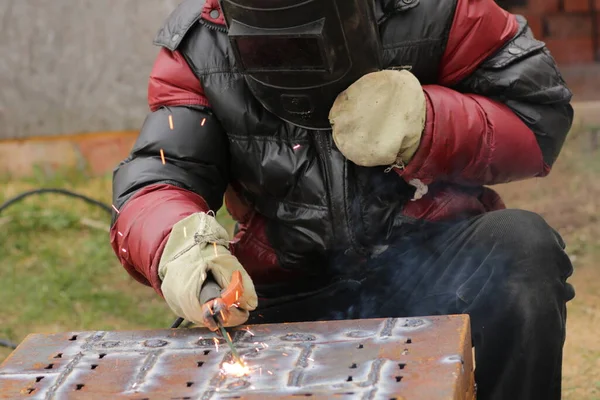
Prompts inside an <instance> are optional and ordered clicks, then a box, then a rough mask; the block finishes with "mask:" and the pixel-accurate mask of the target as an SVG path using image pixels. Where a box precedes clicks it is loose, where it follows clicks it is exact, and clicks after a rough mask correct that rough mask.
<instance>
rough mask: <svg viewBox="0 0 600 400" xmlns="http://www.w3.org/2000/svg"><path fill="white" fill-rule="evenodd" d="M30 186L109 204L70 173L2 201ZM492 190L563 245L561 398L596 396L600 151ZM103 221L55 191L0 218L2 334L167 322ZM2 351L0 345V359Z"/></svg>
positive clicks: (579, 150)
mask: <svg viewBox="0 0 600 400" xmlns="http://www.w3.org/2000/svg"><path fill="white" fill-rule="evenodd" d="M37 187H63V188H69V189H74V190H75V191H77V192H79V193H83V194H86V195H89V196H91V197H94V198H96V199H99V200H102V201H104V202H106V203H108V204H110V192H111V182H110V176H104V177H98V178H88V177H86V176H85V174H83V173H81V172H74V171H63V172H62V173H57V174H56V175H54V176H53V177H48V176H45V175H43V174H42V173H40V174H38V176H37V177H34V178H31V179H20V180H10V179H8V178H5V179H0V202H3V201H5V200H6V199H8V198H10V197H12V196H14V195H17V194H19V193H20V192H22V191H25V190H30V189H33V188H37ZM498 190H499V191H500V192H501V194H502V195H503V197H504V199H505V201H506V203H507V204H508V205H509V206H510V207H517V208H525V209H529V210H533V211H536V212H539V213H541V214H542V215H543V216H544V217H545V218H546V219H547V220H548V221H549V222H550V223H551V224H552V225H553V226H554V227H555V228H556V229H558V231H559V232H560V233H561V234H563V236H564V237H565V239H566V241H567V243H568V250H569V253H570V255H571V256H572V257H573V259H574V264H575V268H576V272H575V275H574V276H573V278H572V283H573V284H574V285H575V288H576V290H577V297H576V299H575V300H574V301H573V302H571V303H570V304H569V322H568V325H567V328H568V334H567V344H566V347H565V364H564V398H565V399H567V400H579V399H586V400H594V399H595V400H600V336H599V335H598V332H599V331H600V267H599V266H598V263H597V260H598V257H599V256H600V240H599V238H600V225H599V219H600V218H599V217H600V200H599V199H600V151H599V150H595V151H592V149H590V148H589V142H588V140H587V136H586V134H585V132H584V133H580V134H578V135H574V136H573V137H572V138H571V139H570V140H569V142H568V143H567V145H566V147H565V150H564V151H563V154H562V155H561V158H560V160H559V162H558V163H557V165H556V166H555V168H554V170H553V172H552V174H551V175H550V176H549V177H548V178H545V179H536V180H529V181H526V182H517V183H512V184H509V185H502V186H500V187H498ZM224 214H225V213H224V212H223V211H221V212H220V215H219V217H220V218H221V220H222V221H223V223H224V225H226V226H227V227H228V229H231V221H230V220H229V219H228V218H227V217H226V216H225V215H224ZM108 224H109V216H108V215H107V214H106V213H105V212H103V211H101V210H99V209H97V208H95V207H93V206H89V205H87V204H85V203H83V202H81V201H79V200H73V199H70V198H66V197H61V196H58V195H43V196H39V197H33V198H29V199H27V200H26V201H24V202H21V203H18V204H17V205H15V206H13V207H11V208H9V209H8V210H7V211H6V212H5V213H3V214H1V215H0V242H1V243H2V246H1V247H0V260H2V264H0V282H1V287H0V288H1V289H0V304H2V305H3V307H1V308H0V321H2V325H0V338H6V339H11V340H13V341H15V342H19V341H20V340H22V339H23V338H24V337H25V336H26V335H27V334H28V333H31V332H64V331H79V330H117V329H119V330H120V329H152V328H165V327H168V326H169V325H170V324H171V322H172V321H173V319H174V316H173V315H172V313H171V312H170V311H169V310H168V308H167V307H166V305H165V304H164V303H163V301H162V300H161V299H160V298H159V297H158V296H157V295H156V294H155V293H154V291H153V290H151V289H150V288H147V287H145V286H143V285H140V284H138V283H137V282H135V281H133V280H132V279H130V278H129V277H128V275H127V273H126V272H125V271H124V270H123V269H122V267H121V266H120V265H119V263H118V262H117V261H116V258H115V256H114V255H113V253H112V249H111V248H110V246H109V239H108ZM8 353H9V351H8V350H7V349H2V348H0V361H1V360H2V359H3V358H4V357H5V356H6V355H7V354H8Z"/></svg>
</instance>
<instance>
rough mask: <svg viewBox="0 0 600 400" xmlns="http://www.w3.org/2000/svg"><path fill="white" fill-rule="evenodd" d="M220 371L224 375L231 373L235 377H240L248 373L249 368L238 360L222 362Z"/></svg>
mask: <svg viewBox="0 0 600 400" xmlns="http://www.w3.org/2000/svg"><path fill="white" fill-rule="evenodd" d="M221 372H222V373H223V374H224V375H231V376H235V377H237V378H241V377H242V376H245V375H250V368H248V366H246V365H243V364H241V363H239V362H236V363H223V366H222V367H221Z"/></svg>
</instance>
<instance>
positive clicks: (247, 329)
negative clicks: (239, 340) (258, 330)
mask: <svg viewBox="0 0 600 400" xmlns="http://www.w3.org/2000/svg"><path fill="white" fill-rule="evenodd" d="M244 330H245V331H246V332H248V333H249V334H250V335H251V336H254V333H252V331H251V330H250V327H246V329H244Z"/></svg>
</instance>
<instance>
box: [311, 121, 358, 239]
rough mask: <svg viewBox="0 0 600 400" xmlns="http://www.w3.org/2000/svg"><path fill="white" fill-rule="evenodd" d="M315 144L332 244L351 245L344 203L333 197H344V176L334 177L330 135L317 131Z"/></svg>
mask: <svg viewBox="0 0 600 400" xmlns="http://www.w3.org/2000/svg"><path fill="white" fill-rule="evenodd" d="M315 136H316V141H315V142H316V144H317V148H318V152H319V156H320V159H321V165H322V166H323V179H324V180H325V187H326V188H327V192H328V193H327V197H328V202H329V214H330V216H331V221H330V223H331V233H332V236H333V242H334V243H333V244H343V245H344V246H345V247H347V246H352V247H354V243H353V241H352V240H351V237H350V235H349V233H348V230H349V226H348V215H347V214H348V210H347V207H346V204H335V203H336V202H335V199H336V198H340V199H342V200H344V199H345V197H346V195H345V193H344V190H343V181H344V179H345V177H344V176H340V177H338V179H336V177H334V176H333V175H334V174H333V167H332V165H331V163H332V154H331V153H332V148H331V135H329V134H328V133H326V132H317V133H315ZM336 182H342V184H341V185H340V184H336Z"/></svg>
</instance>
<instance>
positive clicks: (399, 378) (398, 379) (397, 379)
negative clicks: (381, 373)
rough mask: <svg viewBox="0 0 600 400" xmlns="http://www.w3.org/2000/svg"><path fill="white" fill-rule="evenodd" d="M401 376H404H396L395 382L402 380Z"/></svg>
mask: <svg viewBox="0 0 600 400" xmlns="http://www.w3.org/2000/svg"><path fill="white" fill-rule="evenodd" d="M402 378H404V377H403V376H397V377H396V382H402Z"/></svg>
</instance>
